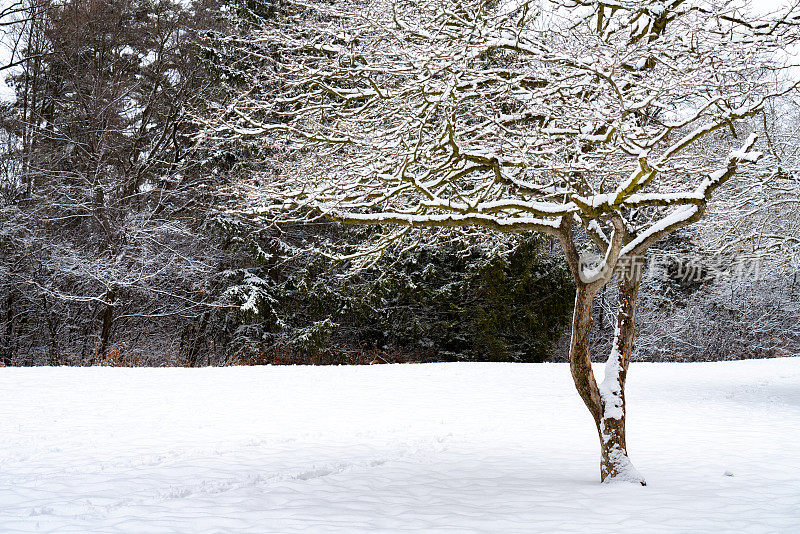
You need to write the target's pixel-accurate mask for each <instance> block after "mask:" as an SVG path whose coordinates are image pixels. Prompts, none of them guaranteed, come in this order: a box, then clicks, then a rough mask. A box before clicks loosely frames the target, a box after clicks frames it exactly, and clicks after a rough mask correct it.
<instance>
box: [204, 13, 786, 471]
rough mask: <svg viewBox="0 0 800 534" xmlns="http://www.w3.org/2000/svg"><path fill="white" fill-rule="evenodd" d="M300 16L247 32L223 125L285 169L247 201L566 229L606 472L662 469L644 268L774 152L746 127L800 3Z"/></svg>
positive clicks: (281, 210)
mask: <svg viewBox="0 0 800 534" xmlns="http://www.w3.org/2000/svg"><path fill="white" fill-rule="evenodd" d="M284 9H285V11H284V12H283V14H282V16H279V17H275V18H273V19H272V22H271V23H269V24H264V25H262V26H261V27H260V28H259V29H258V30H257V31H254V32H252V33H251V34H249V35H246V36H240V37H238V38H232V39H231V42H236V41H237V39H238V42H241V43H243V50H246V51H248V53H249V54H250V55H251V57H253V58H255V59H260V64H261V66H262V68H261V69H260V70H255V69H253V70H251V72H250V75H251V76H252V81H251V84H250V87H248V89H247V91H245V92H242V93H240V94H239V95H237V96H236V98H235V99H233V100H232V101H231V102H230V104H229V105H228V106H227V107H224V108H220V109H219V113H218V115H217V117H215V119H214V120H210V121H208V128H207V131H206V133H205V140H206V142H209V143H213V142H215V141H219V142H231V140H236V139H244V138H248V137H254V136H255V137H259V138H261V139H263V142H264V143H265V144H267V145H271V146H272V147H273V148H274V150H275V151H276V152H278V153H279V155H280V154H282V153H283V152H284V151H285V154H286V156H285V157H283V156H281V158H280V162H279V164H276V166H279V167H280V168H279V172H277V173H275V174H276V175H272V176H260V177H258V180H257V183H254V182H250V183H249V184H245V185H244V186H243V187H242V194H243V197H245V198H244V199H243V202H245V203H246V206H247V207H246V208H243V209H246V210H247V211H248V212H249V213H251V214H253V215H255V216H263V217H266V218H271V219H280V218H282V217H283V218H293V217H294V218H296V217H302V216H303V213H307V212H308V211H309V210H310V211H311V212H312V213H314V214H320V213H321V214H323V215H325V216H328V217H331V218H333V219H336V220H339V221H342V222H345V223H352V224H373V225H388V226H390V227H393V228H394V230H392V231H391V232H389V233H387V234H386V235H385V238H384V240H383V244H384V245H385V244H386V243H389V242H391V241H392V240H394V239H397V238H399V237H402V236H403V235H405V234H407V233H408V232H409V231H410V230H411V229H412V228H414V227H423V226H451V227H466V226H479V227H483V228H485V229H487V230H494V231H500V232H541V233H544V234H548V235H551V236H554V237H555V238H557V239H558V240H559V242H560V243H561V246H562V248H563V252H564V255H565V257H566V260H567V263H568V264H569V268H570V270H571V272H572V275H573V277H574V280H575V283H576V285H577V291H576V296H575V312H574V318H573V326H572V340H571V346H570V368H571V371H572V376H573V378H574V382H575V385H576V387H577V389H578V392H579V393H580V396H581V398H582V399H583V401H584V402H585V404H586V406H587V407H588V408H589V411H590V412H591V414H592V416H593V418H594V420H595V423H596V426H597V430H598V434H599V437H600V442H601V449H602V460H601V479H602V480H603V481H613V480H625V481H632V482H637V483H642V484H644V479H643V478H642V477H641V475H639V473H638V472H637V471H636V469H635V468H634V467H633V465H632V464H631V462H630V460H629V458H628V453H627V447H626V442H625V393H624V392H625V390H624V386H625V379H626V375H627V370H628V362H629V358H630V354H631V350H632V346H633V340H634V325H635V312H636V300H637V294H638V289H639V284H640V279H641V269H640V265H641V263H642V261H643V258H644V256H645V253H646V251H647V249H648V247H650V246H651V245H652V244H653V243H655V242H657V241H658V240H660V239H661V238H663V237H664V236H666V235H668V234H670V233H671V232H673V231H675V230H677V229H679V228H682V227H685V226H687V225H689V224H692V223H694V222H695V221H697V220H699V219H700V218H701V217H702V216H703V214H704V213H705V211H706V208H707V205H708V202H709V200H710V199H711V197H712V194H713V193H714V191H715V190H716V189H717V188H719V187H720V186H721V185H722V184H724V183H725V182H726V181H728V180H729V179H730V178H731V177H732V176H734V175H735V174H737V172H738V171H739V170H740V168H741V167H742V165H744V164H747V163H753V162H756V161H757V160H758V159H759V157H760V154H759V153H758V152H755V151H754V146H755V143H756V136H754V135H750V136H749V137H746V140H744V141H741V140H740V141H737V140H736V138H737V137H738V136H739V135H745V136H746V135H747V130H748V125H747V119H749V118H751V117H754V116H756V115H757V114H759V113H760V112H761V110H762V109H763V107H764V105H765V103H767V102H768V101H769V100H770V99H771V98H773V97H775V96H777V95H779V94H783V93H786V92H787V91H790V90H792V89H793V88H794V86H793V85H791V84H786V83H784V84H778V85H777V86H776V85H775V84H772V85H768V84H767V83H766V82H765V81H764V78H763V73H764V72H771V73H775V72H780V71H781V69H782V68H783V67H784V65H783V64H782V63H781V61H780V59H779V56H777V55H776V52H777V51H779V50H782V49H783V48H784V47H785V46H787V44H788V43H790V42H792V41H793V39H795V36H796V21H797V14H796V13H795V12H791V11H789V12H785V13H780V14H779V15H777V16H773V17H772V18H771V19H769V20H755V19H753V18H752V17H751V16H750V15H749V10H748V7H747V5H746V4H744V3H742V4H741V5H740V6H738V7H735V6H733V5H732V4H730V3H726V4H724V5H717V4H714V3H708V4H707V3H704V2H685V1H682V0H675V1H672V2H657V3H654V2H641V1H634V0H630V1H629V0H624V1H622V2H613V3H604V2H581V1H564V2H556V3H547V2H543V3H540V2H526V1H513V2H503V1H501V2H486V1H479V0H462V1H456V2H451V1H448V2H444V1H440V0H422V1H401V0H395V1H390V0H385V1H364V2H356V3H354V4H352V5H350V6H347V7H338V6H337V7H333V6H332V5H330V4H328V3H324V2H318V3H315V2H303V3H297V4H292V3H286V4H284ZM245 45H246V46H245ZM771 79H773V78H771ZM742 130H744V131H742ZM732 144H734V145H735V146H731V145H732ZM588 247H593V249H594V251H595V252H593V253H592V252H591V251H590V250H587V249H588ZM615 272H616V273H617V286H618V295H619V296H618V309H617V327H616V332H615V336H614V342H613V344H612V350H611V353H610V355H609V357H608V360H607V363H606V372H605V379H604V380H603V381H598V380H596V379H595V375H594V373H593V371H592V366H591V359H590V354H589V334H590V331H591V329H592V313H591V312H592V308H593V302H594V298H595V295H596V294H597V292H598V291H599V290H600V289H601V288H602V287H604V286H605V285H606V284H607V283H609V281H611V280H612V278H613V275H614V273H615Z"/></svg>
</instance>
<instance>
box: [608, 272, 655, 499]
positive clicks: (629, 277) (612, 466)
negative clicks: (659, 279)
mask: <svg viewBox="0 0 800 534" xmlns="http://www.w3.org/2000/svg"><path fill="white" fill-rule="evenodd" d="M640 281H641V273H640V272H638V271H635V270H634V271H628V270H621V271H619V272H618V273H617V289H618V296H617V299H618V308H617V325H616V329H615V331H614V343H613V345H612V348H611V354H609V356H608V360H607V361H606V369H605V378H604V380H603V382H602V383H601V384H600V397H601V399H602V405H603V413H602V417H601V419H600V421H599V422H598V425H597V430H598V433H599V435H600V443H601V449H602V460H601V464H600V473H601V478H602V479H603V481H606V480H625V481H629V482H638V483H640V484H642V485H643V486H644V485H645V481H644V478H642V476H641V475H640V474H639V472H638V471H637V470H636V468H635V467H634V466H633V464H632V463H631V461H630V459H629V457H628V449H627V445H626V443H625V379H626V378H627V374H628V364H629V363H630V357H631V352H632V350H633V339H634V335H635V326H636V299H637V297H638V294H639V283H640Z"/></svg>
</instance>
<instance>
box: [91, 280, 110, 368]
mask: <svg viewBox="0 0 800 534" xmlns="http://www.w3.org/2000/svg"><path fill="white" fill-rule="evenodd" d="M115 298H116V295H115V292H114V290H113V289H109V290H108V291H107V292H106V304H105V310H104V311H103V316H102V323H101V329H100V342H99V344H98V348H97V356H96V359H92V362H91V363H90V365H95V364H97V363H100V362H102V361H103V360H105V358H106V350H107V349H108V341H109V338H110V337H111V325H112V323H113V322H114V299H115Z"/></svg>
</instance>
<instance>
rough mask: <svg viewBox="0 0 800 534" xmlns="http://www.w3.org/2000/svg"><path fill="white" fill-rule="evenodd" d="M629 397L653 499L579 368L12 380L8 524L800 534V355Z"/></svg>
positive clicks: (3, 436) (690, 367)
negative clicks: (619, 452) (576, 380)
mask: <svg viewBox="0 0 800 534" xmlns="http://www.w3.org/2000/svg"><path fill="white" fill-rule="evenodd" d="M628 395H629V396H628V398H629V421H628V425H629V437H628V441H629V442H628V448H629V450H630V453H631V456H632V459H633V460H634V462H635V463H636V465H637V467H638V468H639V470H640V471H641V472H642V473H643V474H644V475H645V477H646V478H647V480H648V486H647V487H644V488H643V487H641V486H631V485H601V484H599V483H598V478H599V465H598V464H599V446H598V443H597V436H596V434H595V430H594V427H593V425H592V421H591V419H590V416H589V414H588V412H587V411H586V409H585V408H584V407H583V405H582V404H581V401H580V400H579V398H578V396H577V394H576V393H575V391H574V389H573V386H572V383H571V380H570V376H569V370H568V368H567V366H566V365H562V364H539V365H536V364H532V365H513V364H432V365H405V366H397V365H381V366H372V367H259V368H245V367H239V368H209V369H115V368H22V369H20V368H5V369H0V398H1V399H2V402H0V532H4V533H8V532H30V531H41V532H46V531H57V532H134V533H145V532H192V533H194V532H280V533H288V532H300V531H302V532H343V533H345V532H346V533H353V532H408V531H415V532H453V533H455V532H502V533H510V532H525V533H529V532H548V533H549V532H636V533H642V532H748V533H751V532H787V533H790V532H791V533H793V532H800V358H795V359H780V360H766V361H744V362H726V363H712V364H633V365H632V367H631V372H630V373H629V394H628Z"/></svg>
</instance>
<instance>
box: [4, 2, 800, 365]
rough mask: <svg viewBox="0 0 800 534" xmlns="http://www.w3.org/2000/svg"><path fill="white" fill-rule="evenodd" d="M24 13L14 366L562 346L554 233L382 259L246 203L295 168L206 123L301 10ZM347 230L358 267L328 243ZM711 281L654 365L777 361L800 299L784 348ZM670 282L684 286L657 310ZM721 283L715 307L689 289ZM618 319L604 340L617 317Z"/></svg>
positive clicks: (540, 357)
mask: <svg viewBox="0 0 800 534" xmlns="http://www.w3.org/2000/svg"><path fill="white" fill-rule="evenodd" d="M20 5H21V6H22V8H21V9H20V10H18V12H16V13H14V14H13V17H15V18H14V21H15V22H14V24H9V25H8V27H9V28H11V30H10V32H9V33H7V34H6V35H5V37H4V40H7V41H9V43H11V46H13V47H14V50H15V54H17V56H14V57H13V58H12V61H11V63H18V64H16V65H15V66H14V68H8V69H5V70H3V71H1V72H2V74H3V75H5V76H8V82H9V84H10V85H11V87H12V88H13V90H14V93H15V98H14V100H13V101H11V102H6V103H3V105H2V106H3V107H2V111H1V114H0V126H1V127H2V130H1V131H0V135H1V136H2V141H3V143H2V147H1V149H2V151H3V153H2V157H1V158H0V162H1V165H0V360H1V361H2V365H40V364H50V365H87V364H112V365H137V364H141V365H144V364H147V365H207V364H210V365H220V364H232V363H369V362H373V361H439V360H459V359H465V360H494V361H544V360H552V359H559V358H563V357H564V356H565V352H564V347H563V346H559V344H558V340H559V339H561V338H563V336H564V333H565V332H564V331H565V328H567V325H568V324H569V320H570V315H571V313H572V305H573V303H572V297H571V295H572V294H573V292H574V288H573V287H572V286H571V282H570V278H569V277H568V276H567V274H568V273H567V270H566V267H565V265H564V264H563V263H562V261H561V260H559V259H558V257H557V255H554V254H551V248H552V247H553V243H552V242H551V241H550V240H548V239H543V238H533V237H525V238H509V237H499V236H495V237H492V238H490V239H489V240H487V239H486V238H483V237H480V236H477V235H464V234H457V233H449V232H441V231H440V232H426V233H420V234H415V236H413V238H412V239H410V240H407V241H406V242H404V244H402V245H398V246H397V247H395V248H389V249H386V250H384V252H383V254H382V255H381V256H380V257H378V258H374V257H370V258H369V259H367V260H365V259H363V258H360V257H359V256H358V254H355V253H356V252H358V251H360V250H362V249H363V246H361V245H362V243H365V242H369V240H370V239H371V237H372V236H371V231H370V230H366V229H363V228H344V227H342V226H340V225H338V224H334V223H329V222H324V221H319V222H317V223H314V224H297V225H288V226H283V227H263V226H259V225H258V224H256V223H254V222H252V221H249V220H247V218H245V217H242V216H238V215H233V214H231V211H230V209H229V208H230V207H231V206H235V205H236V201H237V198H236V196H235V194H234V193H231V192H229V191H230V190H229V188H228V185H229V183H230V181H231V180H232V179H233V178H235V177H237V176H241V175H242V174H246V173H250V172H254V171H255V170H258V171H263V170H264V169H265V168H267V169H270V170H271V172H272V174H273V176H274V177H275V179H279V177H280V172H281V164H280V158H281V154H280V152H279V151H278V150H277V149H276V148H275V147H271V146H264V145H263V144H259V143H257V142H242V143H238V144H236V145H225V144H215V143H213V142H208V137H209V136H208V135H207V133H206V134H204V135H200V133H201V130H202V128H203V120H202V118H203V116H204V115H205V114H207V113H211V112H213V111H214V110H216V109H219V108H220V107H224V106H225V105H227V104H228V103H229V99H230V98H232V93H231V91H229V89H230V88H232V87H239V88H241V87H242V86H246V85H247V84H248V83H254V81H253V79H252V78H250V77H249V75H248V68H249V66H252V65H253V64H254V63H258V64H264V63H266V64H268V63H269V61H270V58H269V57H264V56H261V55H258V54H255V53H254V54H248V53H247V52H246V50H245V51H244V52H243V47H242V46H238V45H237V46H234V44H236V37H235V36H237V35H242V34H243V33H244V32H247V31H249V29H250V28H252V27H256V26H257V25H258V24H259V22H260V21H263V20H264V19H269V18H270V17H277V16H284V17H287V20H288V21H289V22H290V21H291V18H292V17H302V16H303V14H302V13H301V12H291V13H282V12H281V9H282V8H283V7H284V6H283V4H282V3H281V2H272V1H269V2H260V1H257V0H196V1H195V2H191V3H187V2H182V3H181V2H173V1H169V0H103V1H86V0H65V1H55V0H52V1H50V0H26V1H25V2H22V3H21V4H20ZM9 21H10V19H9ZM231 36H234V37H231ZM12 41H13V42H12ZM17 57H18V58H20V60H19V61H16V60H15V58H17ZM258 83H265V82H264V80H259V81H258ZM414 239H417V240H419V242H420V245H419V246H417V247H409V246H408V245H410V244H412V242H413V241H414ZM331 242H336V243H339V244H341V243H346V244H347V245H346V246H345V247H344V249H346V250H348V251H350V252H353V253H354V254H353V258H351V259H350V260H348V261H342V260H338V259H334V258H332V257H331V256H330V255H327V254H325V253H324V252H321V251H324V250H329V247H326V246H325V245H326V243H331ZM456 242H458V246H456V245H455V244H454V243H456ZM404 247H406V248H404ZM340 250H341V248H340ZM700 286H702V287H699V286H698V288H689V289H686V288H683V289H681V288H682V287H683V286H682V285H681V281H680V279H679V278H676V279H675V280H671V279H666V280H665V281H661V285H660V286H656V285H654V286H653V287H654V289H653V290H652V293H650V294H649V295H650V296H651V300H650V301H649V302H652V306H651V307H650V308H648V307H647V306H645V309H644V311H643V317H644V319H643V321H644V326H643V331H644V333H645V336H644V341H643V347H644V349H643V352H642V353H640V357H657V358H659V359H669V358H670V355H669V354H665V351H671V352H676V351H678V350H680V351H681V353H680V358H683V359H697V358H705V357H708V354H709V347H711V346H712V345H713V346H719V347H718V350H717V352H716V353H714V354H715V357H720V358H724V357H742V356H743V355H744V356H746V355H761V356H774V355H781V354H784V353H786V352H787V351H789V350H793V349H792V347H796V346H797V344H798V343H800V341H799V340H798V337H797V336H796V335H795V332H797V317H798V316H797V313H796V312H797V310H796V309H794V308H791V309H788V308H790V307H788V308H787V307H786V306H782V307H781V309H780V311H775V310H773V316H774V323H771V324H780V325H781V328H784V329H785V331H786V332H788V333H787V334H786V335H785V336H783V337H781V339H780V340H773V341H770V342H765V341H764V337H765V336H764V335H759V336H755V337H753V336H750V337H747V336H738V337H736V336H737V335H738V334H737V335H734V334H730V335H731V336H733V337H734V339H731V340H721V339H719V336H716V337H715V334H716V333H718V331H720V329H721V328H722V327H720V326H719V323H721V322H724V321H729V322H731V324H733V323H735V324H736V325H737V326H736V328H737V329H738V330H736V331H737V332H738V331H742V330H746V329H747V326H746V325H745V324H742V321H741V310H740V311H736V308H735V307H734V311H730V308H731V306H730V304H728V308H725V305H726V301H725V298H726V297H725V296H724V295H723V296H722V297H718V296H715V293H714V290H713V289H709V287H710V286H708V284H706V285H702V284H700ZM713 287H718V286H713ZM780 287H781V288H784V286H780ZM670 291H683V293H681V295H680V297H681V298H678V299H670V300H669V302H668V303H667V302H663V301H661V302H660V301H659V300H658V298H657V297H659V296H663V295H664V294H666V293H669V292H670ZM733 291H734V290H731V292H733ZM777 291H778V293H780V291H782V289H781V290H777ZM792 291H794V285H793V286H792ZM702 292H705V297H704V299H706V300H704V301H703V302H712V304H700V303H699V302H700V301H692V300H691V299H692V296H691V295H692V294H701V293H702ZM721 292H724V291H721ZM773 292H775V291H773ZM731 294H732V293H731ZM759 294H760V295H763V294H764V293H763V292H762V293H759ZM792 294H794V293H792ZM603 298H606V295H603ZM608 298H612V296H608ZM775 298H776V299H778V298H780V297H779V296H776V297H775ZM715 299H716V300H715ZM751 300H752V299H751ZM732 301H733V298H731V302H732ZM659 302H660V303H659ZM693 302H694V304H693ZM715 302H716V303H718V305H717V304H713V303H715ZM737 302H739V305H740V306H741V301H737ZM760 302H761V304H758V306H762V307H763V309H767V308H769V309H772V308H770V306H774V305H775V304H774V299H772V300H770V298H769V297H765V298H762V299H761V301H760ZM707 305H708V306H712V307H714V306H716V307H715V308H714V310H715V311H714V313H716V315H715V316H714V321H715V324H716V325H717V326H715V327H713V331H710V332H709V334H708V336H707V337H708V339H698V336H699V335H700V334H698V331H697V330H696V329H687V328H686V323H685V322H684V323H681V324H678V323H675V322H673V324H671V326H670V327H671V328H672V330H671V333H670V335H671V336H672V337H670V341H669V343H667V344H659V343H657V342H654V340H656V341H657V340H658V339H660V337H661V334H660V331H659V330H658V327H660V326H664V325H665V324H666V323H667V319H665V318H664V317H662V316H663V315H664V314H666V315H667V316H668V317H674V316H676V314H677V315H678V316H680V313H679V312H680V310H684V311H685V310H687V309H688V308H690V307H691V306H695V307H696V308H697V309H698V310H701V311H698V312H697V314H700V315H701V316H703V317H706V316H707V315H708V314H707V313H706V311H703V310H705V306H707ZM758 306H756V307H755V308H754V307H753V305H749V306H748V309H749V310H751V311H752V310H756V312H758V310H761V309H762V308H758ZM599 310H600V312H599V313H600V315H599V316H598V317H597V318H596V321H597V322H598V324H599V325H600V327H601V328H600V329H599V330H598V332H597V334H598V343H599V342H601V341H599V340H600V339H605V338H607V336H606V337H605V338H604V337H603V336H604V334H607V331H608V329H609V328H613V325H612V322H613V319H612V314H610V313H609V314H608V315H605V314H604V312H603V307H602V306H600V308H599ZM667 311H668V313H667ZM648 314H650V315H648ZM659 314H661V315H659ZM648 317H650V318H652V317H659V319H658V321H653V320H649V319H648ZM690 320H693V319H691V318H689V319H686V321H690ZM723 330H724V329H723ZM792 336H794V337H792ZM715 344H716V345H715ZM562 345H563V343H562ZM667 346H669V347H673V348H670V349H666V348H665V347H667ZM559 347H560V348H559ZM675 347H677V348H675ZM753 347H756V348H760V349H763V350H761V352H760V353H759V352H757V351H755V349H753ZM751 349H753V350H751ZM674 357H678V355H677V354H674Z"/></svg>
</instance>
